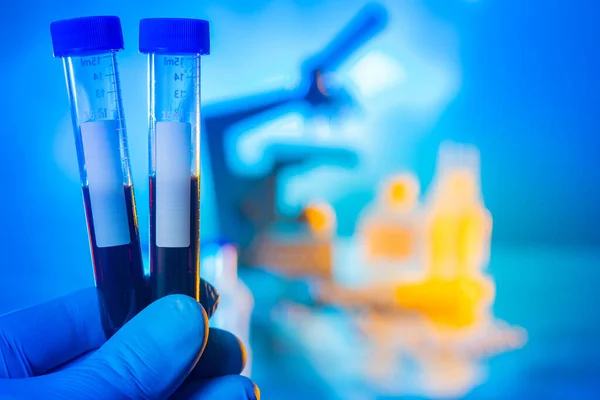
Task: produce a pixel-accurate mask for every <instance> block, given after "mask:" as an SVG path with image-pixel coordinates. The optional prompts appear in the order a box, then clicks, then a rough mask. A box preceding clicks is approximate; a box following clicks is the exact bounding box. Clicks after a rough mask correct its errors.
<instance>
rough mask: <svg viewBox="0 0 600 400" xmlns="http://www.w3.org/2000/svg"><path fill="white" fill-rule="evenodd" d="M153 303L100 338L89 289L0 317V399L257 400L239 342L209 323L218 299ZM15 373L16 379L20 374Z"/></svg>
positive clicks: (207, 289) (206, 288) (205, 289)
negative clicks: (113, 332) (111, 333)
mask: <svg viewBox="0 0 600 400" xmlns="http://www.w3.org/2000/svg"><path fill="white" fill-rule="evenodd" d="M201 293H202V294H203V298H202V299H201V303H202V306H201V305H200V304H198V303H197V302H196V301H195V300H194V299H192V298H191V297H187V296H183V295H171V296H167V297H164V298H162V299H160V300H157V301H155V302H154V303H152V304H150V305H149V306H148V307H147V308H145V309H144V310H143V311H142V312H140V313H139V314H138V315H137V316H136V317H134V318H133V319H132V320H130V321H129V322H128V323H127V324H126V325H125V326H123V327H122V328H121V329H120V330H119V331H118V332H117V333H116V334H115V335H114V336H112V337H111V338H110V339H109V340H108V341H107V340H106V337H105V335H104V331H103V329H102V324H101V319H100V311H99V307H98V296H97V294H96V289H95V288H90V289H85V290H82V291H79V292H75V293H73V294H71V295H68V296H65V297H62V298H59V299H56V300H53V301H50V302H47V303H44V304H41V305H37V306H33V307H30V308H25V309H22V310H18V311H15V312H13V313H10V314H7V315H4V316H1V317H0V399H2V400H4V399H65V400H66V399H68V400H78V399H166V398H169V397H170V396H173V397H172V398H174V399H200V400H213V399H215V400H216V399H219V400H221V399H222V400H229V399H231V400H238V399H240V400H246V399H252V400H255V399H258V398H260V395H259V393H258V389H257V388H256V386H255V385H254V384H253V383H252V382H251V381H250V380H249V379H247V378H246V377H243V376H240V375H239V373H240V372H241V371H242V369H243V367H244V363H245V352H244V348H243V346H242V344H241V343H240V342H239V340H238V339H237V338H236V337H235V336H233V335H232V334H231V333H229V332H226V331H223V330H219V329H213V328H211V329H209V327H208V315H207V313H206V312H205V310H208V312H209V313H211V312H212V311H214V309H215V308H216V305H217V303H218V297H217V296H216V294H215V295H211V294H214V293H215V291H214V289H213V288H212V287H211V286H210V285H208V284H206V283H205V282H204V281H203V282H202V289H201ZM21 378H23V379H21Z"/></svg>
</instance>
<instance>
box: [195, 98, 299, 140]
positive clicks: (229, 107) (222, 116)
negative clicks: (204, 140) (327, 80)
mask: <svg viewBox="0 0 600 400" xmlns="http://www.w3.org/2000/svg"><path fill="white" fill-rule="evenodd" d="M302 100H303V97H302V94H301V93H299V92H298V91H296V90H284V89H282V90H276V91H273V92H270V93H264V94H258V95H251V96H247V97H244V98H241V99H235V100H231V101H225V102H221V103H218V104H214V105H211V106H206V107H205V109H203V110H202V111H203V113H204V115H205V117H204V124H205V126H206V130H207V131H208V132H210V134H211V135H215V134H216V135H218V136H222V135H223V134H224V133H225V132H226V131H227V130H228V129H229V128H231V127H232V126H233V125H235V124H237V123H240V122H243V121H245V120H248V119H250V118H253V117H257V116H259V115H260V114H263V113H265V112H268V111H272V110H276V109H277V108H279V107H283V106H285V105H288V104H292V103H294V102H297V101H302Z"/></svg>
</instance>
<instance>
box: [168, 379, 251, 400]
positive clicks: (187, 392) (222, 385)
mask: <svg viewBox="0 0 600 400" xmlns="http://www.w3.org/2000/svg"><path fill="white" fill-rule="evenodd" d="M171 399H172V400H184V399H185V400H225V399H227V400H260V390H259V389H258V387H257V386H256V385H255V384H254V383H253V382H252V381H251V380H250V379H248V378H246V377H245V376H241V375H227V376H221V377H219V378H213V379H205V380H202V381H196V382H187V383H185V384H183V385H182V386H181V388H179V389H178V390H177V392H175V394H174V395H173V397H171Z"/></svg>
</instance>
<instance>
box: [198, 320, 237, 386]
mask: <svg viewBox="0 0 600 400" xmlns="http://www.w3.org/2000/svg"><path fill="white" fill-rule="evenodd" d="M245 365H246V350H245V348H244V345H243V344H242V342H241V341H240V340H239V339H238V338H237V337H235V335H234V334H232V333H230V332H227V331H224V330H222V329H217V328H210V332H209V334H208V341H207V342H206V347H205V348H204V351H203V352H202V357H201V358H200V360H199V361H198V364H196V367H195V368H194V369H193V370H192V372H191V373H190V375H189V376H188V381H190V380H199V379H206V378H214V377H217V376H223V375H232V374H239V373H241V372H242V370H243V369H244V366H245Z"/></svg>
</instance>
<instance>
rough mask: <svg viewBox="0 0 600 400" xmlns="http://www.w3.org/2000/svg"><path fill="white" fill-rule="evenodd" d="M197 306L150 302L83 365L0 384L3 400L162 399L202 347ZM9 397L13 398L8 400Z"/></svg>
mask: <svg viewBox="0 0 600 400" xmlns="http://www.w3.org/2000/svg"><path fill="white" fill-rule="evenodd" d="M207 324H208V320H207V317H206V314H205V313H204V310H203V309H202V307H201V306H200V304H199V303H198V302H196V301H195V300H194V299H192V298H191V297H188V296H183V295H171V296H167V297H164V298H162V299H160V300H157V301H155V302H154V303H152V304H150V305H149V306H148V307H146V308H145V309H144V310H143V311H142V312H140V313H139V314H138V315H137V316H135V317H134V318H133V319H132V320H131V321H129V322H128V323H127V324H125V326H123V328H121V329H120V330H119V331H118V332H117V333H115V335H114V336H112V337H111V338H110V339H109V340H108V341H107V342H106V343H105V344H104V345H103V346H102V347H100V349H98V350H97V351H95V352H94V353H93V354H92V355H91V356H90V357H88V358H86V359H85V360H83V361H82V362H80V363H78V364H76V365H74V366H72V367H70V368H66V369H64V370H61V371H59V372H55V373H53V374H48V375H43V376H40V377H36V378H30V379H8V380H5V381H3V382H0V385H1V386H2V394H3V395H4V394H6V395H7V396H8V398H23V399H34V398H43V399H48V398H52V396H56V395H58V394H60V398H61V399H116V400H118V399H140V398H143V399H164V398H168V397H169V396H170V395H172V394H173V392H174V391H175V390H176V389H177V388H178V387H179V386H180V385H181V384H182V383H183V381H184V380H185V378H186V377H187V375H188V374H189V372H190V371H191V370H192V368H193V367H194V366H195V365H196V362H197V361H198V358H199V357H200V354H201V352H202V349H203V347H204V345H205V343H206V339H207V337H206V336H207V334H208V329H207ZM11 396H12V397H11Z"/></svg>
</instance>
